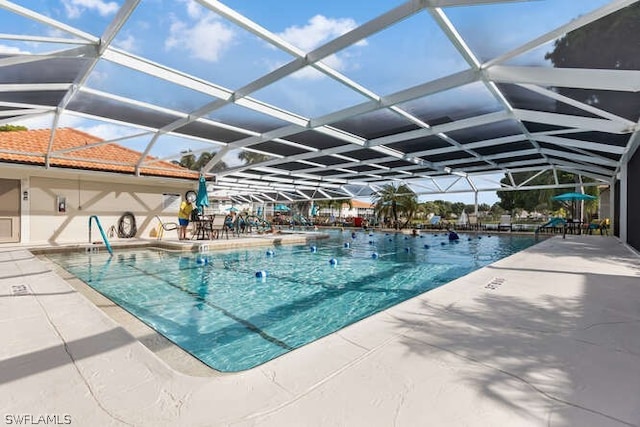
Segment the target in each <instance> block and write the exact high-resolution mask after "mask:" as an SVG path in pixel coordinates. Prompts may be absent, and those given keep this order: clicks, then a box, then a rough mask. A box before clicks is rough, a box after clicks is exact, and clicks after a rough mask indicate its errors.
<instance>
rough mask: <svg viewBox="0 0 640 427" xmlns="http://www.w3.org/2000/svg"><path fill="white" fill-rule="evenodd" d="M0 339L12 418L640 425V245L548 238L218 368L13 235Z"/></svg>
mask: <svg viewBox="0 0 640 427" xmlns="http://www.w3.org/2000/svg"><path fill="white" fill-rule="evenodd" d="M0 338H1V341H0V342H1V343H2V346H0V397H1V398H0V416H1V417H2V421H0V422H4V423H5V424H14V425H15V424H17V421H16V420H17V418H18V417H25V416H28V417H31V418H30V419H32V420H33V421H31V422H32V423H35V422H36V421H38V420H42V419H43V418H42V417H58V418H56V419H57V420H58V421H59V424H63V423H64V422H65V421H66V420H69V421H70V422H71V425H74V426H76V425H77V426H111V425H113V426H120V425H133V426H218V425H231V426H253V425H259V426H316V425H323V426H392V425H397V426H418V425H425V426H426V425H429V426H549V425H550V426H632V425H633V426H638V425H640V258H639V257H638V255H637V254H635V253H633V252H631V251H630V250H629V249H627V248H626V247H625V246H624V245H622V244H621V243H620V242H619V241H618V240H616V239H615V238H612V237H600V236H568V237H567V239H566V240H563V239H561V238H558V237H556V238H552V239H549V240H547V241H545V242H542V243H540V244H538V245H536V246H534V247H532V248H529V249H528V250H526V251H523V252H521V253H518V254H516V255H514V256H511V257H509V258H507V259H504V260H502V261H500V262H498V263H495V264H493V265H491V266H489V267H486V268H483V269H481V270H478V271H476V272H474V273H472V274H469V275H467V276H465V277H463V278H461V279H458V280H456V281H454V282H452V283H450V284H448V285H446V286H443V287H441V288H439V289H436V290H434V291H431V292H428V293H425V294H423V295H422V296H420V297H417V298H414V299H412V300H409V301H407V302H405V303H403V304H400V305H398V306H395V307H393V308H391V309H389V310H386V311H384V312H382V313H379V314H378V315H375V316H372V317H370V318H368V319H365V320H363V321H361V322H358V323H356V324H354V325H352V326H350V327H348V328H345V329H343V330H341V331H339V332H338V333H335V334H333V335H330V336H328V337H326V338H323V339H320V340H318V341H316V342H314V343H312V344H309V345H307V346H305V347H303V348H300V349H298V350H295V351H293V352H291V353H289V354H287V355H284V356H282V357H280V358H278V359H276V360H273V361H271V362H268V363H266V364H264V365H262V366H260V367H258V368H254V369H251V370H249V371H245V372H242V373H237V374H227V375H220V376H189V375H185V374H182V373H179V372H176V371H175V370H173V369H171V368H170V367H169V366H168V365H167V364H165V363H164V362H163V361H161V360H160V359H159V358H158V357H156V355H155V354H153V353H152V352H151V351H150V350H149V349H147V348H146V347H145V346H143V345H142V344H140V342H138V341H137V340H135V339H134V338H133V337H132V336H131V335H130V334H129V333H127V332H126V331H124V329H122V328H121V327H120V326H119V325H118V324H116V323H115V322H114V321H113V320H112V319H111V318H109V317H107V316H106V315H105V314H104V313H103V312H102V311H101V310H99V309H98V308H96V307H95V306H94V305H93V304H92V303H90V302H89V301H88V300H87V299H85V298H84V297H83V296H82V295H81V294H80V293H78V292H76V291H75V290H74V289H73V288H72V287H71V286H70V285H69V284H68V283H67V282H65V281H64V280H63V279H61V278H60V277H59V276H57V275H55V274H54V273H53V272H51V271H50V270H49V268H48V267H47V266H46V264H44V263H43V262H41V261H39V260H38V259H37V258H34V256H33V255H31V253H30V252H28V251H26V250H24V249H11V250H7V251H4V252H0ZM51 420H53V418H49V425H51V424H53V422H52V421H51ZM40 425H45V423H44V422H43V421H40Z"/></svg>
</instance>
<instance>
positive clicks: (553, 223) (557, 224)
mask: <svg viewBox="0 0 640 427" xmlns="http://www.w3.org/2000/svg"><path fill="white" fill-rule="evenodd" d="M566 225H567V220H566V219H564V218H560V217H554V218H551V219H550V220H549V221H547V222H545V223H544V224H542V225H539V226H538V227H537V228H536V229H535V233H539V232H540V231H541V230H542V231H545V230H551V231H553V232H554V233H556V232H560V231H563V230H564V228H565V227H566Z"/></svg>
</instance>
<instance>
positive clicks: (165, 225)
mask: <svg viewBox="0 0 640 427" xmlns="http://www.w3.org/2000/svg"><path fill="white" fill-rule="evenodd" d="M156 219H157V220H158V222H159V223H160V224H159V225H158V229H157V230H156V239H157V240H162V237H163V236H164V232H165V231H173V230H177V229H178V224H176V223H175V222H162V220H161V219H160V217H159V216H158V215H156Z"/></svg>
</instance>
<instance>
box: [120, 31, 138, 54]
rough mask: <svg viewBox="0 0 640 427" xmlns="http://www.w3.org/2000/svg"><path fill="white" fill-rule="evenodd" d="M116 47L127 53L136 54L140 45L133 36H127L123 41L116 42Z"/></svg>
mask: <svg viewBox="0 0 640 427" xmlns="http://www.w3.org/2000/svg"><path fill="white" fill-rule="evenodd" d="M114 45H115V46H116V47H119V48H120V49H123V50H126V51H127V52H134V53H135V52H136V51H137V48H138V43H137V40H136V38H135V37H133V36H132V35H131V34H129V35H127V37H125V38H124V39H123V40H116V41H115V42H114Z"/></svg>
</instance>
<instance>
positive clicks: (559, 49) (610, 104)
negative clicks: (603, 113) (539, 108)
mask: <svg viewBox="0 0 640 427" xmlns="http://www.w3.org/2000/svg"><path fill="white" fill-rule="evenodd" d="M639 46H640V3H634V4H632V5H630V6H627V7H626V8H623V9H620V10H618V11H617V12H614V13H611V14H609V15H607V16H605V17H604V18H601V19H598V20H597V21H594V22H592V23H590V24H588V25H585V26H584V27H581V28H578V29H577V30H574V31H571V32H570V33H568V34H566V35H565V36H563V37H561V38H560V39H558V40H556V41H555V43H554V48H553V51H551V52H547V54H546V55H545V59H548V60H550V61H551V62H552V63H553V65H554V67H557V68H596V69H617V70H638V69H640V55H638V51H639V50H638V47H639ZM557 90H558V92H559V93H561V94H562V95H565V96H568V97H570V98H573V99H576V100H578V101H581V102H584V103H585V104H589V105H594V106H597V107H599V108H601V109H603V110H607V111H610V112H612V113H615V114H617V115H620V116H622V117H625V118H627V119H630V120H633V121H637V120H638V113H639V112H640V101H639V100H638V96H637V93H634V92H616V91H604V90H588V89H575V88H565V87H562V88H559V89H557ZM564 108H569V107H568V106H567V105H566V104H564V103H558V112H562V109H564Z"/></svg>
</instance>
